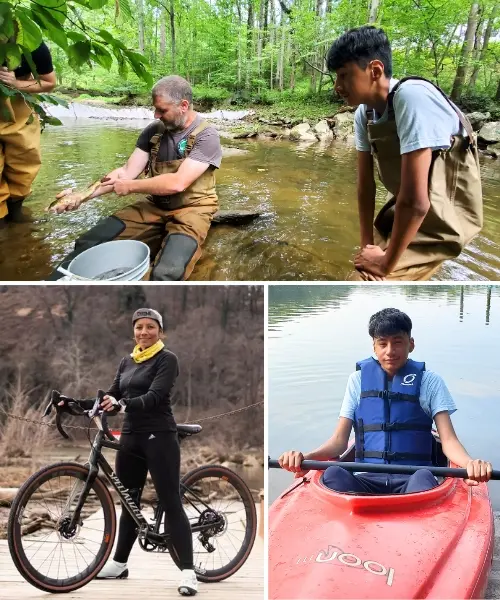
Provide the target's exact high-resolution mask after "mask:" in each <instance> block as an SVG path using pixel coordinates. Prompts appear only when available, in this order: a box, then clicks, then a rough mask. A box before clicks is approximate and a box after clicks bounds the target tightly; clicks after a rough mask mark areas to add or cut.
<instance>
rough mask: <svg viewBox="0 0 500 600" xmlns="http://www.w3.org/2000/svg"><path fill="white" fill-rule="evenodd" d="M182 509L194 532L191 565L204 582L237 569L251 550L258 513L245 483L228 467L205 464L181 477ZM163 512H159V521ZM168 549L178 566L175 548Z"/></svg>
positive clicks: (216, 578) (218, 579)
mask: <svg viewBox="0 0 500 600" xmlns="http://www.w3.org/2000/svg"><path fill="white" fill-rule="evenodd" d="M181 484H182V485H181V497H182V503H183V506H184V510H185V511H186V514H187V516H188V519H189V523H190V525H191V528H192V529H193V528H196V527H200V530H199V531H196V529H195V530H194V531H193V555H194V557H193V558H194V568H195V571H196V575H197V578H198V579H199V580H200V581H204V582H207V583H211V582H216V581H222V580H223V579H226V578H227V577H230V576H231V575H233V574H234V573H236V571H237V570H238V569H240V568H241V567H242V566H243V564H244V563H245V561H246V560H247V558H248V556H249V554H250V551H251V550H252V547H253V544H254V541H255V534H256V531H257V514H256V510H255V502H254V499H253V497H252V493H251V492H250V490H249V489H248V486H247V485H246V483H245V482H244V481H243V479H241V477H239V476H238V475H236V473H234V471H231V470H230V469H227V468H226V467H222V466H205V467H199V468H197V469H193V470H192V471H190V472H189V473H187V474H186V475H184V477H183V478H182V480H181ZM162 518H163V514H161V515H160V523H161V519H162ZM169 551H170V553H171V555H172V558H173V560H174V562H175V563H176V564H177V566H179V560H178V557H177V554H176V552H175V549H174V548H173V547H172V546H171V543H169Z"/></svg>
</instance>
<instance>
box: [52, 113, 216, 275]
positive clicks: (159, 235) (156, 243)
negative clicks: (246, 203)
mask: <svg viewBox="0 0 500 600" xmlns="http://www.w3.org/2000/svg"><path fill="white" fill-rule="evenodd" d="M207 127H208V124H207V123H206V122H202V123H200V124H199V125H198V126H197V127H196V128H195V129H194V130H193V131H192V132H191V133H190V134H189V137H188V139H187V144H186V150H185V156H184V158H181V159H178V160H170V161H158V160H157V156H158V151H159V148H160V143H161V138H162V135H168V133H165V134H163V133H158V134H155V135H154V136H153V137H152V138H151V140H150V141H151V143H152V150H151V156H150V160H149V163H148V167H147V172H148V175H149V176H150V177H154V176H157V175H163V174H165V173H176V172H177V171H178V169H179V167H180V166H181V164H182V163H183V162H184V160H185V159H186V158H187V157H188V156H189V153H190V152H191V150H192V149H193V146H194V143H195V140H196V137H197V136H198V135H199V134H200V133H201V132H202V131H204V130H205V129H206V128H207ZM217 209H218V206H217V194H216V191H215V173H214V170H213V169H212V168H210V167H209V168H208V169H207V170H206V171H205V172H204V173H203V174H202V175H201V177H199V178H198V179H197V180H196V181H195V182H194V183H192V184H191V185H190V186H189V187H188V188H187V189H186V190H185V191H184V192H181V193H179V194H173V195H171V196H168V197H167V198H166V199H164V198H161V197H157V196H147V197H146V198H143V199H141V200H139V201H138V202H136V203H135V204H132V205H130V206H126V207H125V208H123V209H121V210H119V211H118V212H116V213H115V214H114V215H112V216H111V217H107V218H106V219H103V220H102V221H101V222H99V223H98V224H97V225H96V226H95V227H93V228H92V229H91V230H90V231H88V232H87V233H85V234H84V235H83V236H81V237H80V238H78V240H76V242H75V250H74V252H72V253H71V254H70V255H68V256H67V257H66V258H65V259H64V261H63V262H62V266H64V267H65V266H67V265H68V264H69V262H70V261H71V260H72V259H73V258H74V257H75V256H77V255H78V254H80V253H81V252H83V251H84V250H87V249H88V248H91V247H92V246H95V245H97V244H100V243H102V242H107V241H110V240H117V239H119V240H131V239H132V240H140V241H142V242H144V243H146V244H147V245H148V246H149V247H150V249H151V256H152V257H154V262H153V268H152V271H151V274H150V277H151V279H153V280H156V281H179V280H182V279H187V278H188V277H189V276H190V275H191V273H192V271H193V268H194V265H195V264H196V262H197V261H198V260H199V259H200V257H201V254H202V252H201V246H202V244H203V242H204V241H205V238H206V236H207V233H208V230H209V229H210V223H211V221H212V217H213V215H214V214H215V213H216V212H217ZM59 277H60V275H58V274H57V272H54V273H53V274H52V275H51V277H50V279H58V278H59Z"/></svg>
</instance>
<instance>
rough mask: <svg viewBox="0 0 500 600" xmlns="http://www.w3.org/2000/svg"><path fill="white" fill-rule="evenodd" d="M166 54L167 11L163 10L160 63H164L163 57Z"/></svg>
mask: <svg viewBox="0 0 500 600" xmlns="http://www.w3.org/2000/svg"><path fill="white" fill-rule="evenodd" d="M166 54H167V11H166V10H165V9H164V8H163V9H162V11H161V23H160V56H161V58H162V62H163V63H165V57H166Z"/></svg>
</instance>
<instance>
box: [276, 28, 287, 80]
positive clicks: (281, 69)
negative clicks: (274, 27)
mask: <svg viewBox="0 0 500 600" xmlns="http://www.w3.org/2000/svg"><path fill="white" fill-rule="evenodd" d="M283 21H284V19H282V20H281V46H280V56H279V63H278V64H279V66H278V70H277V72H276V75H277V82H278V86H279V89H280V92H282V91H283V83H284V76H283V75H284V70H285V68H284V67H285V36H286V27H285V24H284V23H283Z"/></svg>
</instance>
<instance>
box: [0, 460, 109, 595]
mask: <svg viewBox="0 0 500 600" xmlns="http://www.w3.org/2000/svg"><path fill="white" fill-rule="evenodd" d="M88 474H89V470H88V468H87V467H84V466H82V465H79V464H78V463H56V464H54V465H50V466H48V467H45V468H43V469H41V470H40V471H38V472H37V473H35V474H34V475H32V476H31V477H30V478H29V479H28V480H27V481H26V483H25V484H24V485H23V486H22V487H21V488H20V490H19V492H18V494H17V496H16V497H15V499H14V502H13V503H12V508H11V511H10V515H9V522H8V525H7V532H8V540H9V550H10V554H11V556H12V560H13V561H14V564H15V565H16V567H17V569H18V571H19V572H20V573H21V575H22V576H23V577H24V578H25V579H26V580H27V581H28V582H29V583H31V584H32V585H34V586H35V587H37V588H39V589H41V590H44V591H46V592H53V593H58V592H71V591H73V590H76V589H78V588H80V587H82V586H84V585H86V584H87V583H88V582H89V581H91V580H92V579H93V578H94V577H95V575H96V574H97V573H98V572H99V571H100V570H101V568H102V567H103V565H104V563H105V562H106V560H107V559H108V557H109V554H110V552H111V550H112V548H113V542H114V538H115V534H116V512H115V507H114V504H113V500H112V498H111V495H110V493H109V491H108V489H107V488H106V486H105V485H104V483H103V482H102V481H101V480H100V479H99V478H98V477H96V479H95V480H94V483H93V484H92V487H91V489H90V491H89V494H88V496H87V499H86V500H85V504H84V506H83V509H82V512H81V516H80V521H79V523H78V524H77V526H76V527H75V528H74V529H71V528H70V527H69V522H70V519H71V515H72V514H73V511H74V509H75V507H76V503H77V501H78V498H79V497H80V494H81V492H82V491H83V489H84V487H85V481H86V480H87V477H88Z"/></svg>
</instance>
